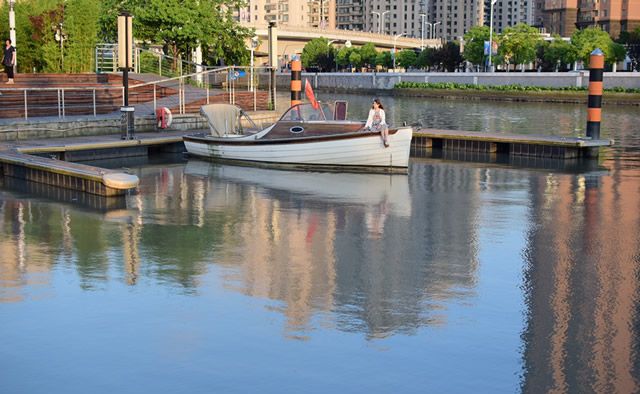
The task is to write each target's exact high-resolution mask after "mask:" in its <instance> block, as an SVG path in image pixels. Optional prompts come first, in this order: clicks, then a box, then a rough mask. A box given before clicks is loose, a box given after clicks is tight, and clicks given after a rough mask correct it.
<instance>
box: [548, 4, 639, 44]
mask: <svg viewBox="0 0 640 394" xmlns="http://www.w3.org/2000/svg"><path fill="white" fill-rule="evenodd" d="M543 15H544V17H543V19H544V28H545V29H546V30H547V32H549V33H557V34H560V35H561V36H565V37H566V36H570V35H571V34H573V32H574V31H575V30H576V29H584V28H586V27H590V26H600V27H601V28H602V29H603V30H604V31H607V32H609V34H611V36H612V37H614V38H616V37H618V36H619V35H620V32H622V31H632V30H634V29H636V28H637V27H639V26H640V1H639V0H546V1H545V4H544V13H543Z"/></svg>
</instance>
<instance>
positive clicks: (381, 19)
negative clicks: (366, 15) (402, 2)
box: [380, 10, 390, 34]
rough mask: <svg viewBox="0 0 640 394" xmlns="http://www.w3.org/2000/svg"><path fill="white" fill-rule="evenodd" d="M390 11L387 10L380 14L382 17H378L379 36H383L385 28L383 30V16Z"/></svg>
mask: <svg viewBox="0 0 640 394" xmlns="http://www.w3.org/2000/svg"><path fill="white" fill-rule="evenodd" d="M389 12H390V11H389V10H387V11H385V12H383V13H382V15H381V16H380V34H384V31H385V28H384V14H388V13H389Z"/></svg>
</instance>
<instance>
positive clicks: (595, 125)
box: [587, 48, 604, 140]
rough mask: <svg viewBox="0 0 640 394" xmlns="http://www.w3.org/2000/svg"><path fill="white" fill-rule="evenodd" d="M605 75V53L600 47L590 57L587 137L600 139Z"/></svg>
mask: <svg viewBox="0 0 640 394" xmlns="http://www.w3.org/2000/svg"><path fill="white" fill-rule="evenodd" d="M603 76H604V54H603V53H602V51H601V50H600V48H596V49H594V50H593V52H591V57H590V58H589V101H588V106H589V108H588V109H587V137H591V138H592V139H594V140H597V139H600V121H601V120H602V89H603V85H602V79H603Z"/></svg>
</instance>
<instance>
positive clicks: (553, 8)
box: [543, 0, 579, 37]
mask: <svg viewBox="0 0 640 394" xmlns="http://www.w3.org/2000/svg"><path fill="white" fill-rule="evenodd" d="M578 1H579V0H546V1H545V2H544V13H543V27H544V29H545V30H546V31H547V33H552V34H559V35H561V36H562V37H569V36H571V35H572V34H573V32H574V31H575V30H576V21H578Z"/></svg>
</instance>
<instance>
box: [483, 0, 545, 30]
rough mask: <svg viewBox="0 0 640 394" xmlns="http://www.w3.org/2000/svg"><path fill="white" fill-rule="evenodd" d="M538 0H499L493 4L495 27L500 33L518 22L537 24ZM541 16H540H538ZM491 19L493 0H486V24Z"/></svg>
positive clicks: (487, 24)
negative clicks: (536, 6) (536, 5)
mask: <svg viewBox="0 0 640 394" xmlns="http://www.w3.org/2000/svg"><path fill="white" fill-rule="evenodd" d="M536 3H537V1H536V0H498V1H496V3H495V4H494V6H493V29H494V31H496V32H498V33H502V31H503V30H504V29H505V28H507V27H510V26H515V25H517V24H518V23H526V24H527V25H536V15H540V14H541V12H538V13H536V12H535V4H536ZM538 18H540V16H538ZM490 19H491V0H484V24H485V25H486V26H489V24H490V22H491V21H490Z"/></svg>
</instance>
